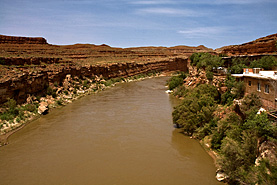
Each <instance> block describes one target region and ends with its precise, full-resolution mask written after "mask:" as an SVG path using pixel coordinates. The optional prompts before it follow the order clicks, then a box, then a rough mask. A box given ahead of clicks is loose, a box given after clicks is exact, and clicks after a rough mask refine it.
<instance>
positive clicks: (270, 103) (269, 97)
mask: <svg viewBox="0 0 277 185" xmlns="http://www.w3.org/2000/svg"><path fill="white" fill-rule="evenodd" d="M243 79H244V83H245V87H246V88H245V93H246V94H250V93H255V94H257V95H258V96H259V97H260V98H261V101H262V104H263V106H264V107H265V108H266V109H276V108H277V106H276V102H275V98H276V92H275V91H276V85H277V82H276V80H275V82H274V83H275V84H272V83H271V82H270V81H269V80H267V79H258V78H252V77H246V76H244V78H243ZM249 81H251V85H249ZM258 83H260V91H258ZM265 85H268V86H269V93H267V92H265ZM274 86H275V87H274Z"/></svg>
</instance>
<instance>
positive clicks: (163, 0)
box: [130, 0, 176, 5]
mask: <svg viewBox="0 0 277 185" xmlns="http://www.w3.org/2000/svg"><path fill="white" fill-rule="evenodd" d="M130 3H131V4H138V5H161V4H175V3H176V2H175V1H170V0H149V1H131V2H130Z"/></svg>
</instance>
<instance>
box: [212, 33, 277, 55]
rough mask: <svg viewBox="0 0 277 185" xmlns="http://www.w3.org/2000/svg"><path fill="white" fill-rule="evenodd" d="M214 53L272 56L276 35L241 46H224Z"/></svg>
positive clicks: (276, 43) (276, 49)
mask: <svg viewBox="0 0 277 185" xmlns="http://www.w3.org/2000/svg"><path fill="white" fill-rule="evenodd" d="M215 51H216V52H217V53H221V54H226V55H228V56H236V55H259V54H274V53H276V52H277V33H276V34H273V35H269V36H266V37H262V38H259V39H257V40H254V41H252V42H247V43H244V44H241V45H231V46H224V47H222V48H218V49H216V50H215Z"/></svg>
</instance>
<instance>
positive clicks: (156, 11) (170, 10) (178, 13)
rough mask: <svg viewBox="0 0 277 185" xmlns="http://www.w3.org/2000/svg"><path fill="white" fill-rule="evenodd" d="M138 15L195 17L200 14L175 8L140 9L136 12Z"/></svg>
mask: <svg viewBox="0 0 277 185" xmlns="http://www.w3.org/2000/svg"><path fill="white" fill-rule="evenodd" d="M137 13H138V14H160V15H170V16H186V17H197V16H199V15H200V14H199V13H198V12H195V11H193V10H188V9H176V8H142V9H138V10H137Z"/></svg>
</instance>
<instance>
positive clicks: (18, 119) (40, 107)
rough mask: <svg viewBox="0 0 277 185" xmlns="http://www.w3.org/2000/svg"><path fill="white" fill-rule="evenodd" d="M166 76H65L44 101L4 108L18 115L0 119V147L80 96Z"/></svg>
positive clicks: (40, 98) (39, 99)
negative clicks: (19, 132) (31, 123)
mask: <svg viewBox="0 0 277 185" xmlns="http://www.w3.org/2000/svg"><path fill="white" fill-rule="evenodd" d="M169 75H171V73H170V72H163V73H156V72H154V71H153V72H150V73H147V74H139V75H136V76H132V77H127V78H123V77H122V78H112V79H108V80H105V79H104V78H103V77H102V76H101V77H98V76H96V77H95V78H93V79H90V78H86V77H85V78H84V79H79V78H78V77H74V78H72V77H71V75H70V74H68V75H67V76H66V78H65V80H64V81H63V84H62V85H63V86H58V85H57V84H55V85H54V86H53V87H48V88H47V92H46V94H47V95H46V96H45V97H35V96H29V97H28V98H27V101H26V103H24V104H21V105H16V107H12V108H11V107H8V109H7V111H9V109H15V110H17V111H18V112H19V114H18V115H16V116H14V117H13V118H11V119H9V120H1V119H0V147H1V146H4V145H7V144H8V138H9V137H10V136H11V135H12V134H14V133H15V132H17V131H19V130H20V129H22V128H23V127H24V126H26V125H27V124H28V123H30V122H32V121H34V120H36V119H38V118H39V117H41V116H43V115H45V114H47V113H48V112H50V111H53V110H54V109H56V108H61V107H62V106H66V105H67V104H69V103H72V102H73V101H75V100H77V99H80V98H82V97H84V96H87V95H90V94H96V93H98V92H100V91H103V90H105V89H107V88H111V87H113V86H115V85H117V84H119V83H128V82H132V81H140V80H144V79H147V78H153V77H157V76H169ZM10 104H12V102H8V103H7V106H14V105H10ZM26 107H27V108H26ZM30 107H31V108H30ZM6 114H7V116H6ZM1 116H2V117H1V118H3V117H4V118H5V116H6V117H9V113H5V112H4V114H2V115H1ZM7 119H8V118H7Z"/></svg>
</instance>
